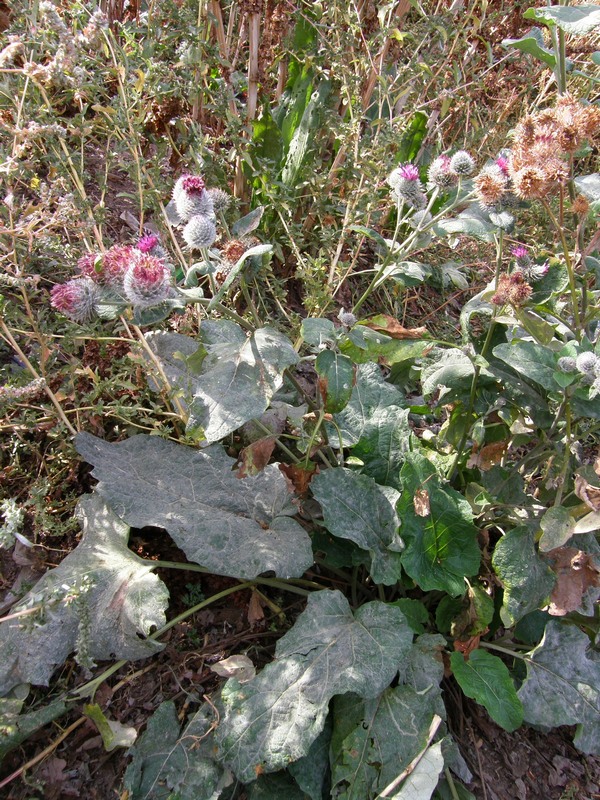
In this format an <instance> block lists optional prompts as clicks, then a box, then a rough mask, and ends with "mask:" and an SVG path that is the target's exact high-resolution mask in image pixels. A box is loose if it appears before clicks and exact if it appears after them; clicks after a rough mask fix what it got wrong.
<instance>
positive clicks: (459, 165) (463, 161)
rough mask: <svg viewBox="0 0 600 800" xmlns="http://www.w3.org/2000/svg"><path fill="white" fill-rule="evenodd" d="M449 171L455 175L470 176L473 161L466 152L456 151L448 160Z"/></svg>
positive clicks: (473, 166)
mask: <svg viewBox="0 0 600 800" xmlns="http://www.w3.org/2000/svg"><path fill="white" fill-rule="evenodd" d="M450 169H452V170H453V171H454V172H456V174H457V175H471V174H472V173H473V172H474V170H475V161H474V160H473V157H472V156H471V155H470V154H469V153H467V151H466V150H457V152H456V153H454V155H453V156H452V158H451V159H450Z"/></svg>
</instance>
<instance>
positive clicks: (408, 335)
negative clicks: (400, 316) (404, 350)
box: [361, 314, 427, 339]
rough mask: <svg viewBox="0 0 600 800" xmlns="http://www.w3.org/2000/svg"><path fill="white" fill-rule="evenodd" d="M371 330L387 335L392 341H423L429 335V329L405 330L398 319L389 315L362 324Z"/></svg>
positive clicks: (372, 318) (379, 315)
mask: <svg viewBox="0 0 600 800" xmlns="http://www.w3.org/2000/svg"><path fill="white" fill-rule="evenodd" d="M361 324H362V325H364V326H365V327H367V328H371V330H374V331H379V332H380V333H385V334H386V335H387V336H390V337H391V338H392V339H421V338H423V336H426V335H427V328H405V327H404V326H403V325H400V323H399V322H398V320H397V319H394V317H390V316H389V315H388V314H377V316H376V317H371V319H368V320H365V321H363V322H361Z"/></svg>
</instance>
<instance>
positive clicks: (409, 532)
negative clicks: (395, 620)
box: [397, 453, 480, 596]
mask: <svg viewBox="0 0 600 800" xmlns="http://www.w3.org/2000/svg"><path fill="white" fill-rule="evenodd" d="M400 477H401V480H402V496H401V497H400V500H399V502H398V505H397V509H398V515H399V517H400V519H401V520H402V525H401V528H400V530H401V534H402V537H403V539H404V542H405V544H406V550H405V551H404V552H403V553H402V566H403V567H404V569H405V570H406V572H407V573H408V574H409V575H410V577H411V578H412V579H413V580H414V581H416V582H417V584H418V585H419V587H420V588H421V589H423V590H424V591H429V590H430V589H442V590H443V591H446V592H448V593H449V594H451V595H453V596H456V595H459V594H462V593H463V592H464V590H465V580H464V579H465V577H469V576H470V575H474V574H476V573H477V570H478V568H479V560H480V552H479V546H478V544H477V529H476V528H475V526H474V525H473V522H472V519H473V516H472V513H471V509H470V506H469V503H468V502H467V501H466V500H465V499H464V498H463V497H462V496H461V495H460V494H459V493H458V492H456V491H455V490H454V489H451V488H450V487H449V486H443V485H442V481H441V480H440V478H439V477H438V475H437V473H436V471H435V467H434V466H433V465H432V464H431V462H430V461H429V460H428V459H427V458H425V457H424V456H422V455H421V454H420V453H407V454H406V461H405V464H404V466H403V467H402V471H401V473H400ZM425 488H426V489H427V491H428V493H429V505H430V512H431V513H430V514H429V515H428V516H426V517H421V516H419V515H418V514H416V513H415V509H414V504H413V498H414V496H415V492H417V491H418V490H423V489H425Z"/></svg>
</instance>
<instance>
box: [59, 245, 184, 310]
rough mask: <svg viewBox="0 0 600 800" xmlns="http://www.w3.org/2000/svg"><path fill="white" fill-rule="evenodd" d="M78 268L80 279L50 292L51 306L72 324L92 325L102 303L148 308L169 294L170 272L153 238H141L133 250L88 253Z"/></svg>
mask: <svg viewBox="0 0 600 800" xmlns="http://www.w3.org/2000/svg"><path fill="white" fill-rule="evenodd" d="M77 266H78V268H79V272H80V273H81V276H80V277H78V278H73V279H72V280H70V281H67V283H64V284H58V285H56V286H54V288H53V289H52V292H51V303H52V306H53V307H54V308H56V309H57V310H58V311H61V312H62V313H63V314H65V316H67V317H69V318H70V319H72V320H73V321H74V322H79V323H86V322H91V320H93V319H94V317H96V316H97V314H98V307H99V305H100V304H101V303H111V302H112V303H115V302H117V303H118V302H121V303H128V304H131V305H132V306H133V307H134V308H148V307H150V306H154V305H158V304H159V303H161V302H162V301H163V300H166V299H167V298H168V297H169V295H170V294H171V281H172V272H173V268H172V266H171V265H170V264H169V262H168V260H167V252H166V251H165V250H164V248H163V247H162V246H161V244H160V242H159V239H158V237H157V236H155V235H154V234H145V235H144V236H142V238H141V239H140V240H139V241H138V243H137V245H136V246H135V247H134V246H132V245H114V247H111V248H110V249H109V250H107V251H106V252H105V253H88V254H86V255H85V256H82V257H81V258H80V259H79V261H78V262H77Z"/></svg>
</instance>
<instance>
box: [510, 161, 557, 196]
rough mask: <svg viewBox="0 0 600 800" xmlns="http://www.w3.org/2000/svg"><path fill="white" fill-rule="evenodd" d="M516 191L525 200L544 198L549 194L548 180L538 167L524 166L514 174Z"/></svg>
mask: <svg viewBox="0 0 600 800" xmlns="http://www.w3.org/2000/svg"><path fill="white" fill-rule="evenodd" d="M512 180H513V186H514V189H515V193H516V194H517V196H518V197H521V198H522V199H523V200H531V199H535V198H538V199H539V198H544V197H546V195H547V194H548V190H549V188H550V187H549V186H548V180H547V179H546V176H545V175H544V173H543V172H542V171H541V170H540V169H538V168H537V167H524V168H523V169H520V170H518V172H514V173H513V175H512Z"/></svg>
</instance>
